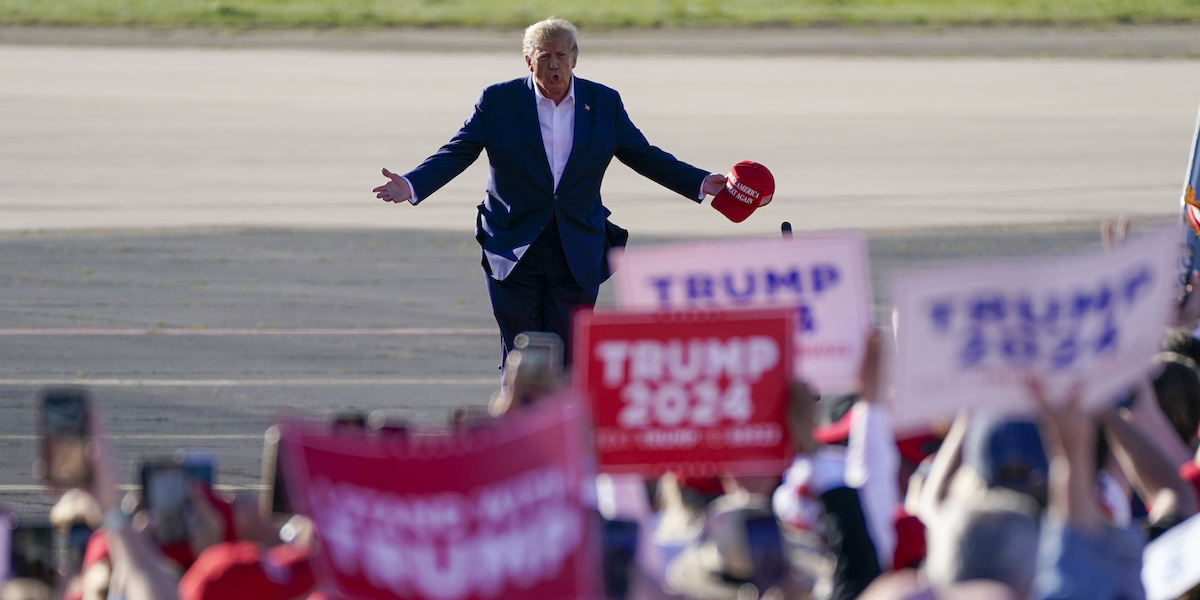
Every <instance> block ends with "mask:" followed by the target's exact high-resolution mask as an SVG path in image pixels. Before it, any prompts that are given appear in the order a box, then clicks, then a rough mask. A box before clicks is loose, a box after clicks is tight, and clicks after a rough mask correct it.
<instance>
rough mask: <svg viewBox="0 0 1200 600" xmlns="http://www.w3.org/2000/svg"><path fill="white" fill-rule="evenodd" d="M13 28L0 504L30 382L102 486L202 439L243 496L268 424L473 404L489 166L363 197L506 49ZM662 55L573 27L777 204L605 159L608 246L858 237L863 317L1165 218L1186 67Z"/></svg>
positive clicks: (0, 60) (4, 50)
mask: <svg viewBox="0 0 1200 600" xmlns="http://www.w3.org/2000/svg"><path fill="white" fill-rule="evenodd" d="M43 33H44V32H43ZM13 35H14V33H13V32H12V31H9V30H5V31H0V81H3V82H4V84H3V85H0V290H3V293H2V294H0V504H4V505H7V506H8V507H9V508H12V509H14V510H16V511H17V512H18V513H19V514H21V515H22V516H25V517H36V516H38V515H43V516H44V514H45V511H46V509H47V508H48V506H49V503H50V499H49V498H48V497H47V496H46V495H45V494H44V493H43V492H42V490H41V488H40V486H39V485H38V482H37V481H36V479H35V478H34V477H33V475H32V472H31V465H32V461H33V458H34V456H35V454H36V450H37V440H36V438H35V436H34V411H33V396H34V392H35V390H36V389H37V388H39V387H42V386H46V385H55V384H82V385H85V386H87V387H88V388H89V389H91V390H92V392H93V393H94V395H95V398H96V400H97V403H98V406H99V407H100V412H101V414H102V417H103V419H104V422H105V424H106V426H107V428H108V430H109V433H110V436H111V439H112V445H113V446H114V448H115V451H116V454H117V457H118V461H119V463H120V465H121V468H122V470H123V471H124V473H125V474H126V482H127V483H129V484H132V483H133V482H134V481H135V479H134V472H135V467H136V465H137V464H138V461H139V460H141V459H142V458H145V457H150V456H159V455H164V454H170V453H171V452H173V451H174V450H175V449H177V448H181V447H188V448H196V447H200V448H212V449H215V450H217V451H218V453H219V456H220V461H221V463H220V469H219V475H218V479H219V483H220V484H221V485H223V486H226V488H227V489H231V490H248V491H253V490H255V489H257V486H258V484H259V472H260V456H261V449H262V434H263V430H264V429H265V428H266V427H267V426H268V425H270V424H271V423H272V422H274V421H275V420H276V419H277V418H279V416H280V415H281V414H282V413H285V412H287V411H294V412H299V413H307V414H325V413H328V412H330V411H333V410H336V409H340V408H360V409H369V408H381V407H407V408H412V409H415V411H416V415H417V418H419V419H422V420H425V421H429V422H436V421H439V420H444V418H445V416H446V414H447V412H448V410H449V408H450V407H452V406H455V405H482V404H483V403H485V402H486V400H487V398H488V397H489V396H490V395H491V394H492V392H493V391H494V390H495V389H496V387H497V384H498V372H497V370H496V367H497V364H498V359H499V344H498V333H497V331H496V329H495V325H494V322H493V321H492V319H491V315H490V312H489V306H488V302H487V297H486V288H485V284H484V280H483V275H482V273H481V271H480V268H479V255H478V248H477V245H476V244H475V242H474V240H473V237H472V234H471V230H470V227H471V224H472V217H473V212H474V206H475V204H477V203H478V201H479V195H480V193H481V192H480V190H481V188H482V185H483V183H482V182H483V179H484V177H485V176H486V175H485V173H484V169H483V168H482V166H481V165H482V161H480V164H477V165H476V166H475V167H472V169H470V170H468V171H467V173H465V174H464V175H463V176H461V177H460V178H459V179H458V180H456V181H455V182H454V183H452V184H451V185H449V186H447V187H446V188H445V189H443V190H441V191H439V192H438V195H437V197H435V198H432V199H430V201H429V202H428V203H427V204H423V205H422V206H420V207H410V206H392V205H385V204H383V203H381V202H380V201H378V200H376V199H375V198H374V197H373V195H372V194H370V193H369V190H370V188H371V187H374V186H375V185H378V184H379V183H382V178H381V177H380V176H379V175H378V172H379V168H380V167H384V166H387V167H389V168H392V169H394V170H404V169H407V168H409V167H411V166H412V165H415V164H416V163H417V162H418V161H419V160H420V159H421V158H423V157H424V156H425V155H427V154H429V153H430V152H432V151H433V150H434V149H436V148H437V146H438V145H439V144H440V143H442V142H444V141H445V140H446V139H447V138H448V137H449V135H450V134H451V133H452V132H453V131H454V130H455V129H456V128H457V126H458V125H459V124H460V123H461V121H462V119H463V118H464V117H465V116H466V115H467V114H468V112H469V110H470V107H471V103H472V102H473V100H474V98H475V97H476V95H477V94H478V90H479V89H480V88H481V87H482V86H483V85H486V84H488V83H491V82H494V81H497V80H501V79H505V78H508V77H518V76H521V74H522V72H523V65H522V63H521V59H520V56H519V55H518V54H517V52H516V50H513V51H512V52H511V53H503V54H501V53H497V51H496V50H495V49H493V48H472V49H470V50H469V51H444V52H443V51H441V50H439V48H438V47H436V46H433V45H430V44H426V45H425V46H423V47H421V48H417V49H412V48H409V49H389V48H379V49H372V48H363V47H362V46H361V45H360V46H354V47H350V48H335V49H330V48H327V47H322V48H318V49H313V48H311V47H307V46H304V47H296V45H287V44H283V45H269V44H267V45H266V46H268V47H265V48H257V47H253V44H243V45H236V44H234V45H233V47H218V46H220V44H213V45H211V46H209V47H205V46H204V44H198V43H193V44H182V45H172V44H166V46H167V47H164V46H163V45H154V44H121V43H116V44H104V45H103V46H68V45H61V44H63V43H65V42H64V41H62V40H60V41H58V42H54V41H53V40H50V41H49V42H47V40H46V39H44V37H43V38H39V39H38V40H17V41H18V42H20V43H14V42H13ZM981 35H983V37H984V38H986V39H988V40H990V41H988V43H989V44H990V43H998V42H997V41H996V39H995V38H988V37H987V34H981ZM664 39H665V38H664ZM671 39H673V40H674V42H672V43H674V44H675V46H655V45H654V44H653V43H652V42H646V41H645V40H643V43H644V44H648V45H644V46H642V48H643V51H642V52H637V53H628V52H621V51H609V52H597V53H595V54H591V55H589V54H586V49H587V45H586V41H587V38H586V37H585V38H584V39H583V43H584V48H585V54H584V55H583V56H582V57H581V59H580V66H579V68H578V69H577V71H576V72H577V74H579V76H581V77H587V78H594V79H596V80H599V81H602V82H604V83H607V84H609V85H612V86H613V87H615V88H617V89H619V90H621V91H622V94H623V96H624V98H625V101H626V105H627V107H628V109H629V110H630V113H631V115H632V117H633V118H634V120H635V122H637V123H638V124H639V125H640V126H641V128H642V129H643V131H644V132H645V133H646V134H647V136H648V137H649V138H650V139H651V140H652V141H653V142H655V143H657V144H659V145H661V146H663V147H664V148H666V149H668V150H670V151H672V152H675V153H676V154H677V155H679V156H680V157H681V158H684V159H686V160H688V161H690V162H694V163H696V164H698V165H701V166H706V167H707V168H710V169H712V170H714V171H723V170H725V169H726V168H727V167H728V165H731V164H733V163H734V162H736V161H737V160H742V159H753V160H758V161H759V162H762V163H763V164H766V165H768V166H769V167H770V168H771V169H772V170H773V172H774V173H775V175H776V180H777V188H778V190H779V191H778V195H777V198H776V200H775V201H774V202H773V203H772V204H771V205H770V206H769V207H766V208H764V209H763V210H762V211H760V212H759V213H758V214H756V215H754V216H753V217H751V219H749V220H747V221H746V222H745V223H743V224H740V225H738V226H736V227H735V226H733V225H732V224H730V223H729V222H728V221H725V220H724V219H723V218H722V217H721V216H720V215H719V214H717V213H716V212H715V211H712V210H710V209H709V208H708V207H707V206H700V207H696V206H692V205H689V203H688V202H687V201H686V200H681V199H679V198H674V197H671V195H670V194H669V193H667V192H664V191H662V190H661V189H659V188H657V187H656V186H654V185H653V184H650V183H648V182H646V181H644V180H642V179H640V178H639V177H637V176H636V175H635V174H633V173H632V172H630V171H629V170H628V169H626V168H625V167H623V166H620V165H615V164H614V166H613V168H612V169H611V170H610V174H609V176H608V178H607V179H606V182H605V190H604V193H605V199H606V204H608V205H611V207H612V208H613V211H614V219H615V220H616V221H617V222H618V223H620V224H621V225H623V226H625V227H627V228H628V229H630V230H631V232H632V235H633V237H632V241H631V244H633V245H640V244H657V243H666V242H671V241H694V240H702V239H710V238H713V237H731V236H739V237H757V236H774V235H779V233H778V229H779V223H780V221H783V220H787V221H790V222H792V224H793V225H794V226H795V228H796V231H797V234H798V235H802V234H803V232H805V231H821V230H830V229H850V228H857V229H863V230H865V231H866V232H867V234H868V238H869V241H870V252H871V266H872V276H873V279H874V291H875V295H876V302H877V306H876V313H877V318H879V319H880V320H883V319H884V317H885V315H886V298H885V297H884V294H885V291H886V280H887V277H888V276H889V274H890V273H893V272H895V271H896V270H897V269H901V268H907V267H914V266H920V265H927V264H936V263H939V262H942V261H951V260H961V259H969V258H972V257H978V258H984V257H995V256H1004V255H1045V254H1053V253H1063V252H1073V251H1078V250H1081V249H1087V248H1095V247H1096V246H1097V245H1098V244H1099V235H1098V223H1099V220H1100V219H1101V218H1104V217H1115V216H1116V215H1118V214H1121V213H1125V214H1129V215H1132V216H1133V217H1134V222H1135V226H1136V227H1138V228H1143V227H1151V226H1155V225H1157V224H1163V223H1169V222H1171V221H1173V220H1175V219H1176V218H1177V217H1176V214H1177V211H1178V207H1179V204H1178V202H1179V191H1180V189H1181V187H1182V183H1183V180H1182V178H1183V175H1184V170H1185V167H1186V159H1187V153H1188V147H1189V141H1190V140H1191V136H1192V133H1193V132H1194V127H1195V123H1196V107H1197V100H1198V99H1200V76H1198V75H1200V62H1198V61H1196V60H1195V59H1194V58H1187V57H1188V56H1194V55H1193V54H1189V53H1188V52H1187V51H1185V52H1182V54H1180V53H1174V54H1168V56H1170V57H1171V58H1146V57H1145V56H1142V55H1136V56H1142V58H1134V59H1120V60H1110V59H1106V58H1103V57H1097V56H1096V55H1095V53H1085V54H1084V57H1082V58H1080V57H1074V58H1069V59H1064V58H1061V57H1036V58H1031V57H1029V55H1028V54H1024V53H1017V55H1018V57H1017V58H1012V57H1007V56H1008V55H1004V54H1003V53H1000V55H1001V56H1006V57H1004V58H996V57H994V56H992V55H985V56H982V57H980V56H975V57H972V58H962V57H959V58H944V57H938V58H930V57H928V56H925V55H922V56H920V57H907V58H894V57H891V58H889V57H879V56H876V57H873V58H854V57H849V56H846V55H845V54H841V55H822V56H812V55H809V54H805V53H803V52H780V53H778V54H772V53H770V51H769V50H770V48H768V49H767V50H753V49H751V50H750V51H747V50H746V49H745V47H744V46H743V47H742V50H739V51H729V52H728V53H725V54H713V53H696V55H695V56H691V55H689V54H690V53H689V52H688V48H689V46H687V39H686V36H685V37H684V39H683V40H682V41H681V39H680V37H678V36H677V37H675V38H671ZM780 39H781V40H782V41H779V42H778V44H784V43H786V42H787V40H788V39H791V38H787V37H784V38H780ZM1039 39H1041V38H1039ZM1179 39H1195V38H1193V37H1189V36H1186V35H1181V36H1179ZM5 41H7V43H5ZM668 41H669V40H668ZM605 43H610V42H605ZM957 43H959V44H961V43H963V42H961V41H960V42H957ZM1146 43H1149V42H1146ZM778 44H777V45H776V46H774V48H776V49H778V48H782V47H784V46H779V45H778ZM600 45H601V46H603V44H600ZM1001 45H1002V44H1001ZM134 46H142V47H134ZM301 46H303V44H301ZM615 46H616V47H617V49H618V50H620V49H621V48H625V47H626V46H627V44H624V43H617V44H615ZM845 52H846V54H853V52H850V51H845ZM834 54H837V53H836V52H835V53H834ZM933 54H937V53H933ZM966 54H968V55H972V53H970V52H968V53H966ZM985 54H986V53H985ZM1035 54H1037V53H1035ZM1065 54H1066V55H1069V56H1075V55H1072V54H1070V53H1065ZM1150 55H1151V56H1156V55H1154V54H1153V53H1151V54H1150ZM1039 56H1040V55H1039ZM1180 56H1182V57H1183V58H1180ZM612 298H613V291H612V289H611V288H610V286H608V285H606V286H605V287H604V288H602V291H601V304H610V303H611V302H612Z"/></svg>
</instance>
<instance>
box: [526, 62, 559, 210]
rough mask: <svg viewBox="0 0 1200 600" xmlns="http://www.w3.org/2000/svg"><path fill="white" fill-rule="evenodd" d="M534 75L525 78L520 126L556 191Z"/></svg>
mask: <svg viewBox="0 0 1200 600" xmlns="http://www.w3.org/2000/svg"><path fill="white" fill-rule="evenodd" d="M534 85H535V84H534V82H533V75H529V76H528V77H526V78H525V87H524V89H523V90H522V92H521V99H520V105H521V107H520V110H518V111H517V114H519V115H520V118H521V123H520V128H521V130H522V131H523V132H524V135H525V136H527V138H528V140H527V143H528V145H529V150H530V152H532V153H533V155H534V157H535V158H534V160H535V161H536V162H537V164H539V165H541V172H542V175H543V176H544V177H545V181H546V182H547V185H548V187H549V188H550V191H551V192H553V191H554V175H553V174H552V173H551V172H550V161H549V160H548V159H547V158H546V144H545V143H544V142H543V141H542V125H541V122H539V121H538V111H537V95H536V94H534V93H533V86H534Z"/></svg>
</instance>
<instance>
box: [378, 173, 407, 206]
mask: <svg viewBox="0 0 1200 600" xmlns="http://www.w3.org/2000/svg"><path fill="white" fill-rule="evenodd" d="M383 176H384V177H387V178H388V180H389V181H388V182H387V183H385V184H383V185H381V186H379V187H377V188H375V189H373V190H371V191H372V192H375V197H376V198H382V199H383V201H384V202H408V200H409V199H410V198H412V188H410V187H409V186H408V182H407V181H405V180H404V178H403V177H401V176H399V175H397V174H395V173H393V172H391V171H389V170H387V169H384V170H383Z"/></svg>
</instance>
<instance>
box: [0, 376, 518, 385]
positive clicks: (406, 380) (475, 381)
mask: <svg viewBox="0 0 1200 600" xmlns="http://www.w3.org/2000/svg"><path fill="white" fill-rule="evenodd" d="M499 384H500V377H499V376H496V377H488V378H462V379H452V378H428V377H397V378H391V379H335V378H321V379H80V378H45V379H0V386H34V387H37V386H48V385H81V386H93V387H266V386H271V387H304V386H311V387H319V386H326V387H332V386H371V385H490V386H498V385H499Z"/></svg>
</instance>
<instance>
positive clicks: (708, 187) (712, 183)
mask: <svg viewBox="0 0 1200 600" xmlns="http://www.w3.org/2000/svg"><path fill="white" fill-rule="evenodd" d="M724 188H725V176H724V175H719V174H717V173H713V174H712V175H709V176H708V177H705V178H704V185H701V186H700V190H701V191H703V192H704V193H705V194H706V195H708V196H716V195H717V194H718V193H720V191H721V190H722V189H724Z"/></svg>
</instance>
